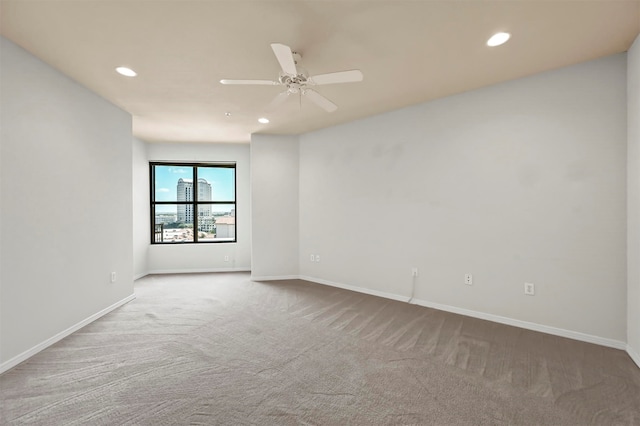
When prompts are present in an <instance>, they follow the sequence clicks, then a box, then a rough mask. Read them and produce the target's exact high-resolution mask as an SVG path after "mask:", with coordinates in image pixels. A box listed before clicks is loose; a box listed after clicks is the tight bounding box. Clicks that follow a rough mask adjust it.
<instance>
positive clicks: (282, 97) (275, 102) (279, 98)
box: [265, 90, 289, 111]
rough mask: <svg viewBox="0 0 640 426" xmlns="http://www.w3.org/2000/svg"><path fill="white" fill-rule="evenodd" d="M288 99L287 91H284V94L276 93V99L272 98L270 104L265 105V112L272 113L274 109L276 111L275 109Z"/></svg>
mask: <svg viewBox="0 0 640 426" xmlns="http://www.w3.org/2000/svg"><path fill="white" fill-rule="evenodd" d="M288 97H289V91H288V90H285V91H284V92H280V93H278V94H277V95H276V97H275V98H273V100H272V101H271V103H270V104H269V105H267V107H266V108H265V110H266V111H273V110H274V109H276V108H277V107H279V106H280V105H282V104H283V103H284V101H286V100H287V98H288Z"/></svg>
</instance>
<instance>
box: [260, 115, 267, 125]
mask: <svg viewBox="0 0 640 426" xmlns="http://www.w3.org/2000/svg"><path fill="white" fill-rule="evenodd" d="M258 122H259V123H262V124H267V123H269V119H268V118H265V117H260V118H258Z"/></svg>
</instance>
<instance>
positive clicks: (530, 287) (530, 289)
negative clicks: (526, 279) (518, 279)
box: [524, 283, 536, 296]
mask: <svg viewBox="0 0 640 426" xmlns="http://www.w3.org/2000/svg"><path fill="white" fill-rule="evenodd" d="M524 294H526V295H527V296H535V294H536V286H535V285H534V284H533V283H524Z"/></svg>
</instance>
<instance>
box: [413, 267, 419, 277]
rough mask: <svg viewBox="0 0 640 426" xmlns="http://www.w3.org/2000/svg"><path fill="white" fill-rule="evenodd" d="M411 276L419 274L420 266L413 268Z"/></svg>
mask: <svg viewBox="0 0 640 426" xmlns="http://www.w3.org/2000/svg"><path fill="white" fill-rule="evenodd" d="M411 276H412V277H417V276H418V268H411Z"/></svg>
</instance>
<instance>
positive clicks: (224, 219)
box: [154, 178, 236, 243]
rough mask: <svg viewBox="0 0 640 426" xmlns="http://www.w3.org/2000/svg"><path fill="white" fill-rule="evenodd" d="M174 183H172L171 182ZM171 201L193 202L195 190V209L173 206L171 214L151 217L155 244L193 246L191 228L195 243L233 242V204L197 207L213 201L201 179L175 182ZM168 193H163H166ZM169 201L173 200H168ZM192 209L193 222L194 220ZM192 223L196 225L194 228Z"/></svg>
mask: <svg viewBox="0 0 640 426" xmlns="http://www.w3.org/2000/svg"><path fill="white" fill-rule="evenodd" d="M174 182H175V181H174ZM175 188H176V192H175V197H176V198H174V199H175V200H176V201H178V202H193V201H195V200H194V191H195V190H197V191H198V192H197V202H198V204H197V207H195V206H194V204H177V203H176V204H175V210H174V211H173V212H171V211H166V209H165V210H164V211H157V212H156V213H155V224H154V229H155V237H154V241H155V242H165V243H166V242H169V243H171V242H193V241H194V240H195V238H194V227H195V228H196V232H197V239H198V241H214V240H235V225H236V223H235V219H236V217H235V208H233V207H234V205H233V204H229V205H220V204H218V205H212V204H199V202H202V201H212V200H213V188H212V184H211V183H210V182H209V181H207V180H206V179H204V178H199V179H198V180H197V185H196V189H194V184H193V180H192V179H185V178H179V179H178V181H177V183H176V186H175ZM167 191H168V190H164V192H167ZM172 198H173V197H172ZM194 208H195V209H196V210H197V218H195V217H194ZM194 219H196V220H197V224H194Z"/></svg>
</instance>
